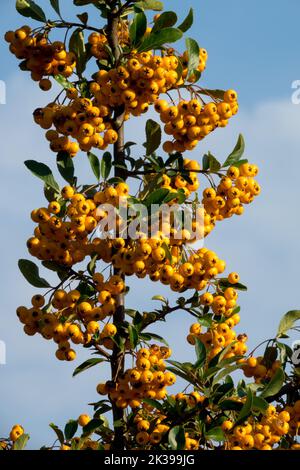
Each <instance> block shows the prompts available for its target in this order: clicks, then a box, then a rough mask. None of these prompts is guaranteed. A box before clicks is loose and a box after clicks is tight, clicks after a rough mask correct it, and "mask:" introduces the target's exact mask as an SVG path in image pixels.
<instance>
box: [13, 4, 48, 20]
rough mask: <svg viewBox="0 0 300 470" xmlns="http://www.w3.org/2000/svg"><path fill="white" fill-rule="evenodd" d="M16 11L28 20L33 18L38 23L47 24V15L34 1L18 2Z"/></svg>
mask: <svg viewBox="0 0 300 470" xmlns="http://www.w3.org/2000/svg"><path fill="white" fill-rule="evenodd" d="M16 9H17V11H18V13H20V15H22V16H26V17H27V18H32V19H33V20H36V21H42V22H43V23H46V21H47V19H46V16H45V13H44V12H43V10H42V9H41V7H39V6H38V5H37V4H36V3H35V2H33V1H32V0H17V1H16Z"/></svg>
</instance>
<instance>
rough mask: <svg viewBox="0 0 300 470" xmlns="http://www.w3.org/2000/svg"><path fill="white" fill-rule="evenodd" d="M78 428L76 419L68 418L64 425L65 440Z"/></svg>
mask: <svg viewBox="0 0 300 470" xmlns="http://www.w3.org/2000/svg"><path fill="white" fill-rule="evenodd" d="M77 429H78V421H77V420H74V419H70V421H68V422H67V424H66V426H65V436H66V439H67V441H69V440H70V439H72V437H73V436H74V435H75V434H76V431H77Z"/></svg>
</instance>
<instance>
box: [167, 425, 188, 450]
mask: <svg viewBox="0 0 300 470" xmlns="http://www.w3.org/2000/svg"><path fill="white" fill-rule="evenodd" d="M168 440H169V445H170V447H171V449H172V450H183V449H184V448H185V432H184V427H183V426H175V427H174V428H172V429H171V430H170V432H169V436H168Z"/></svg>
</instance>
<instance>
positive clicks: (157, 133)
mask: <svg viewBox="0 0 300 470" xmlns="http://www.w3.org/2000/svg"><path fill="white" fill-rule="evenodd" d="M146 139H147V141H146V144H145V147H146V153H147V155H151V153H153V152H155V150H157V149H158V147H159V146H160V144H161V127H160V125H159V124H158V123H157V122H155V121H153V120H152V119H148V121H147V123H146Z"/></svg>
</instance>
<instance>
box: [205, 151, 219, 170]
mask: <svg viewBox="0 0 300 470" xmlns="http://www.w3.org/2000/svg"><path fill="white" fill-rule="evenodd" d="M221 166H222V165H221V163H220V162H219V161H218V160H217V159H216V157H215V156H214V155H213V154H212V153H210V152H208V153H207V154H206V155H204V157H203V170H205V171H206V170H210V171H213V172H217V171H219V170H220V168H221Z"/></svg>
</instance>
